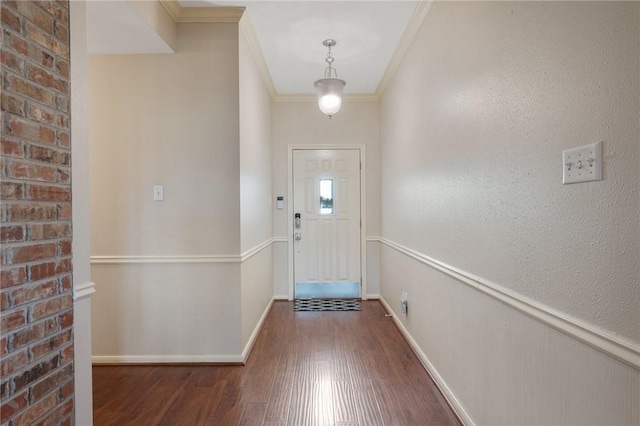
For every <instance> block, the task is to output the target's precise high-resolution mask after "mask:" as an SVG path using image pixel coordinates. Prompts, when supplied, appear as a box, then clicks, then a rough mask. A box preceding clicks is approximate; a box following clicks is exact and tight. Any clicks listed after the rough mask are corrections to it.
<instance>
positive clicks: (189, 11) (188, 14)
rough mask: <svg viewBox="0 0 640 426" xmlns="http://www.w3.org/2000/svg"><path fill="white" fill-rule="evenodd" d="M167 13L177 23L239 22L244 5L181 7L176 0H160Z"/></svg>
mask: <svg viewBox="0 0 640 426" xmlns="http://www.w3.org/2000/svg"><path fill="white" fill-rule="evenodd" d="M160 3H161V4H162V5H163V6H164V8H165V9H166V11H167V13H169V15H170V16H171V18H173V20H174V21H175V22H177V23H189V22H190V23H195V22H211V23H233V22H240V18H242V14H243V13H244V10H245V8H244V7H182V6H180V4H179V3H178V2H177V1H176V0H160Z"/></svg>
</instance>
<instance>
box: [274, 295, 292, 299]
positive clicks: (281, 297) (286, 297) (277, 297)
mask: <svg viewBox="0 0 640 426" xmlns="http://www.w3.org/2000/svg"><path fill="white" fill-rule="evenodd" d="M273 299H274V300H291V299H289V296H287V295H286V294H285V295H280V296H273Z"/></svg>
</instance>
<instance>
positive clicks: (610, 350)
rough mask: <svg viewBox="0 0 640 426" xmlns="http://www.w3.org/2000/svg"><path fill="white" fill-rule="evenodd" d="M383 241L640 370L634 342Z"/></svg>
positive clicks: (639, 353) (383, 241)
mask: <svg viewBox="0 0 640 426" xmlns="http://www.w3.org/2000/svg"><path fill="white" fill-rule="evenodd" d="M380 242H381V243H382V244H383V245H386V246H388V247H390V248H392V249H394V250H396V251H398V252H400V253H402V254H404V255H406V256H409V257H411V258H413V259H415V260H417V261H418V262H421V263H424V264H425V265H428V266H430V267H432V268H434V269H437V270H439V271H441V272H443V273H445V274H447V275H449V276H451V277H453V278H455V279H456V280H458V281H460V282H462V283H464V284H467V285H469V286H471V287H473V288H475V289H476V290H478V291H481V292H482V293H484V294H486V295H488V296H490V297H493V298H494V299H496V300H498V301H500V302H502V303H504V304H506V305H508V306H510V307H511V308H513V309H516V310H518V311H520V312H522V313H524V314H526V315H528V316H530V317H532V318H534V319H535V320H537V321H540V322H541V323H543V324H545V325H548V326H549V327H552V328H554V329H556V330H558V331H560V332H562V333H564V334H566V335H568V336H570V337H572V338H574V339H576V340H578V341H580V342H582V343H584V344H586V345H589V346H591V347H592V348H594V349H596V350H598V351H600V352H602V353H604V354H606V355H609V356H611V357H612V358H615V359H617V360H618V361H620V362H622V363H624V364H626V365H628V366H630V367H632V368H634V369H636V370H640V346H639V345H637V344H634V343H632V342H629V341H626V340H623V339H620V338H619V337H617V336H615V335H613V334H611V333H609V332H607V331H604V330H601V329H597V328H595V327H593V326H592V325H590V324H587V323H585V322H583V321H580V320H578V319H577V318H573V317H570V316H568V315H566V314H565V313H563V312H560V311H558V310H556V309H553V308H551V307H549V306H546V305H543V304H542V303H539V302H537V301H535V300H533V299H530V298H528V297H526V296H523V295H521V294H518V293H515V292H513V291H511V290H508V289H506V288H504V287H502V286H500V285H498V284H495V283H492V282H490V281H488V280H485V279H483V278H480V277H478V276H475V275H473V274H471V273H469V272H466V271H463V270H461V269H458V268H455V267H453V266H450V265H447V264H446V263H444V262H441V261H439V260H436V259H434V258H431V257H429V256H427V255H425V254H422V253H420V252H417V251H415V250H412V249H410V248H407V247H404V246H402V245H400V244H398V243H395V242H393V241H391V240H389V239H386V238H384V237H380Z"/></svg>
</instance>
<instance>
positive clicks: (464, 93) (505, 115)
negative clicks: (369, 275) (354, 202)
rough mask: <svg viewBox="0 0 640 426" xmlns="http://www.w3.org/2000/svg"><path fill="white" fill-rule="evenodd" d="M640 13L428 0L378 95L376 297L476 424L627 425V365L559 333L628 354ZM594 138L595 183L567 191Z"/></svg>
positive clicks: (633, 302)
mask: <svg viewBox="0 0 640 426" xmlns="http://www.w3.org/2000/svg"><path fill="white" fill-rule="evenodd" d="M638 16H639V7H638V3H637V2H632V3H631V2H621V3H612V2H606V3H596V2H552V3H549V2H546V3H539V2H472V3H462V2H435V3H434V4H433V6H432V8H431V11H430V12H429V14H428V15H427V17H426V20H425V22H424V23H423V25H422V27H421V29H420V31H419V32H418V34H417V36H416V39H415V40H414V42H413V44H412V45H411V47H410V49H409V51H408V53H407V55H406V57H405V58H404V60H403V62H402V64H401V66H400V68H399V69H398V71H397V72H396V74H395V76H394V79H393V80H392V82H391V84H390V86H389V88H388V90H387V91H386V93H385V95H384V97H383V99H382V106H381V117H382V120H381V122H382V130H381V140H382V149H381V158H382V166H381V168H382V174H381V188H382V219H381V228H382V237H383V241H387V242H388V244H385V246H384V247H383V249H382V260H381V263H382V266H381V267H382V278H381V281H382V283H381V287H382V295H383V297H384V298H385V300H388V301H389V303H390V304H391V307H392V308H393V309H394V310H395V311H396V313H398V311H399V306H398V303H397V302H396V301H397V300H398V298H399V296H400V293H401V292H402V291H407V292H408V293H409V306H410V308H409V315H408V316H402V315H400V316H399V318H400V319H401V321H402V324H403V325H404V326H405V327H406V329H407V330H408V332H409V333H410V334H411V335H412V336H413V339H415V342H416V344H417V345H418V347H419V348H420V349H421V350H422V351H423V352H424V355H425V357H426V358H427V359H428V360H430V361H431V364H432V365H433V367H434V368H435V370H437V372H438V373H439V375H440V376H441V377H442V379H443V381H444V383H446V384H447V385H448V387H449V389H450V391H451V395H452V396H453V397H454V398H457V400H458V402H459V404H460V406H461V407H462V408H463V409H465V410H466V412H467V413H468V415H469V417H470V418H471V419H472V420H473V421H475V422H477V423H478V424H637V423H638V422H640V408H639V407H638V401H639V400H640V397H639V395H638V392H639V391H638V389H639V388H640V372H639V371H638V370H637V367H636V368H632V367H630V366H627V365H625V364H623V363H621V362H620V361H618V360H617V359H614V357H613V356H609V355H604V354H603V353H601V352H599V351H597V350H596V349H593V348H592V347H590V346H587V345H585V344H584V343H581V342H579V341H578V340H576V338H575V337H576V334H574V335H573V337H570V336H569V335H568V334H571V333H568V332H567V329H572V327H574V326H575V330H587V331H585V336H590V337H589V338H591V337H593V338H594V339H593V340H594V341H595V342H605V343H606V342H616V343H615V345H613V346H616V345H618V344H620V346H619V347H621V348H625V350H624V351H622V352H625V351H626V352H625V353H627V354H631V355H630V356H631V357H632V356H633V354H634V353H635V354H637V353H638V343H639V342H640V327H639V324H640V310H638V306H640V289H639V288H638V281H639V277H640V274H639V268H640V265H639V263H638V256H637V253H639V252H640V230H639V226H638V224H639V216H638V215H639V212H640V197H639V187H638V185H639V178H640V168H639V167H638V165H639V164H640V144H639V143H638V141H639V138H640V129H639V122H638V111H639V109H640V84H639V80H638V75H639V72H640V69H639V67H638V63H639V61H640V55H639V50H638V39H639V37H640V25H639V22H638ZM597 141H604V143H603V146H604V149H603V154H604V155H603V156H604V162H603V163H604V180H603V181H601V182H591V183H582V184H575V185H562V169H561V159H562V156H561V154H562V150H563V149H567V148H572V147H576V146H581V145H584V144H590V143H594V142H597ZM421 259H422V260H423V261H422V262H421V261H419V260H421ZM438 262H439V263H438ZM428 265H431V266H428ZM440 265H445V267H441V266H440ZM452 277H455V278H456V279H453V278H452ZM467 284H471V286H472V287H477V288H478V290H480V291H478V290H475V289H471V287H469V286H468V285H467ZM492 288H495V289H497V290H498V291H497V292H495V294H496V295H498V294H500V295H507V296H505V297H504V300H509V302H508V303H507V305H509V304H510V306H509V307H508V306H507V305H504V304H503V303H498V302H496V299H495V298H492V297H490V296H488V294H492V293H491V291H492V290H491V289H492ZM512 296H513V297H512ZM495 297H498V296H495ZM500 297H502V296H500ZM520 301H523V302H525V303H523V305H522V307H521V308H520V309H516V305H517V304H518V303H519V302H520ZM521 310H524V311H525V312H535V315H534V316H536V315H538V317H544V316H545V315H546V312H547V311H549V312H550V313H551V314H550V318H558V319H559V321H558V324H565V323H563V322H562V321H564V319H563V318H568V322H567V323H566V324H565V325H562V326H560V329H562V330H564V331H563V333H559V332H558V331H556V330H554V329H553V328H551V327H549V326H548V325H543V324H541V323H540V322H536V321H533V320H532V319H531V318H529V317H528V316H526V315H524V314H523V313H522V312H521ZM580 327H582V328H580ZM601 337H602V339H600V338H601ZM598 339H600V340H598ZM598 344H599V343H596V344H594V345H595V346H597V345H598ZM603 347H604V346H603ZM613 352H615V351H613ZM607 353H611V351H610V352H607ZM636 356H637V355H636ZM637 365H638V362H637V361H636V366H637Z"/></svg>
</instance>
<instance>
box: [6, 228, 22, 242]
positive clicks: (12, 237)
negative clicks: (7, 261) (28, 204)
mask: <svg viewBox="0 0 640 426" xmlns="http://www.w3.org/2000/svg"><path fill="white" fill-rule="evenodd" d="M16 241H24V228H23V227H22V226H20V225H13V226H3V227H2V228H0V242H2V243H11V242H16Z"/></svg>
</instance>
